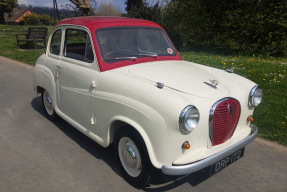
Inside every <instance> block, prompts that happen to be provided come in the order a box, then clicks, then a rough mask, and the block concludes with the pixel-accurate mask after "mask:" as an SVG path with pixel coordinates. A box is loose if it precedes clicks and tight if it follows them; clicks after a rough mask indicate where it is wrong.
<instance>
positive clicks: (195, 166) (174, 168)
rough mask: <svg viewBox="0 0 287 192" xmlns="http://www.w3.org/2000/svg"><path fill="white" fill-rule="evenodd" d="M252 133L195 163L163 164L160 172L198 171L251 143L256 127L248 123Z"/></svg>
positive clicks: (180, 173)
mask: <svg viewBox="0 0 287 192" xmlns="http://www.w3.org/2000/svg"><path fill="white" fill-rule="evenodd" d="M250 128H251V130H252V133H251V134H250V135H249V136H248V137H246V138H245V139H244V140H242V141H240V142H239V143H236V144H235V145H232V146H231V147H229V148H227V149H225V150H223V151H221V152H219V153H217V154H215V155H213V156H210V157H208V158H206V159H202V160H200V161H197V162H195V163H191V164H187V165H179V166H178V165H163V166H162V172H163V173H164V174H166V175H186V174H190V173H194V172H196V171H199V170H201V169H203V168H205V167H207V166H210V165H213V164H215V163H217V162H218V161H220V160H221V159H224V158H225V157H227V156H229V155H231V154H232V153H234V152H236V151H238V150H239V149H241V148H243V147H244V146H246V145H247V144H249V143H251V142H252V141H253V140H254V139H255V138H256V136H257V133H258V129H257V127H256V126H255V125H254V124H251V125H250Z"/></svg>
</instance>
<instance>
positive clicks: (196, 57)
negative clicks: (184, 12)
mask: <svg viewBox="0 0 287 192" xmlns="http://www.w3.org/2000/svg"><path fill="white" fill-rule="evenodd" d="M27 29H28V27H27V26H7V25H0V55H1V56H4V57H8V58H11V59H14V60H17V61H21V62H24V63H27V64H29V65H34V64H35V62H36V60H37V58H38V57H39V56H40V55H41V54H42V53H44V52H45V49H38V50H34V49H17V48H16V37H15V35H16V34H19V33H25V32H26V31H27ZM51 29H52V27H49V30H51ZM181 56H182V58H183V59H184V60H187V61H192V62H195V63H200V64H204V65H208V66H212V67H216V68H220V69H226V68H231V67H232V68H234V70H235V73H237V74H239V75H242V76H244V77H246V78H248V79H250V80H252V81H254V82H256V83H257V84H258V85H259V86H260V87H261V88H263V91H264V96H263V102H262V103H261V104H260V105H259V106H258V107H257V108H256V109H255V112H254V117H255V122H254V123H255V124H256V125H257V126H258V127H259V136H260V137H262V138H265V139H268V140H272V141H276V142H278V143H280V144H283V145H286V146H287V139H286V138H287V60H285V59H284V58H272V57H243V56H238V57H233V56H220V55H213V54H208V53H195V52H182V53H181Z"/></svg>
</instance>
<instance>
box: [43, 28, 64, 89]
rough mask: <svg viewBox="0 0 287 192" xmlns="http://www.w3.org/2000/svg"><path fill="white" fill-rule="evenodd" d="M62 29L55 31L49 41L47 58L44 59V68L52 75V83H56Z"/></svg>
mask: <svg viewBox="0 0 287 192" xmlns="http://www.w3.org/2000/svg"><path fill="white" fill-rule="evenodd" d="M62 33H63V32H62V29H56V30H55V31H54V32H53V35H52V37H51V40H50V44H49V49H48V51H47V57H46V58H45V66H46V67H47V68H48V69H49V71H50V72H51V73H52V77H53V81H54V82H55V84H56V83H57V77H58V70H57V66H58V65H59V63H60V61H61V46H62Z"/></svg>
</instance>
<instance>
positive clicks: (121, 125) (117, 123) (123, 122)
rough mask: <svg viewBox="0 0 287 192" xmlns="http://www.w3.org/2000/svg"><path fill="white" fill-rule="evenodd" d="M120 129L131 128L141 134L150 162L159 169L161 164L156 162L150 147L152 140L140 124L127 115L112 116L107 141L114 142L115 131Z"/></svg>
mask: <svg viewBox="0 0 287 192" xmlns="http://www.w3.org/2000/svg"><path fill="white" fill-rule="evenodd" d="M121 129H132V130H134V131H136V132H137V133H138V134H139V135H140V136H141V138H142V139H143V141H144V144H145V146H146V149H147V152H148V155H149V158H150V161H151V163H152V164H153V166H154V167H156V168H159V169H160V168H161V166H162V165H161V164H160V163H159V162H158V160H157V158H156V156H155V152H154V150H153V148H152V142H151V140H150V138H149V137H148V135H147V133H146V131H145V130H144V128H143V127H142V126H141V125H139V124H138V123H137V122H135V121H133V120H131V119H129V118H127V117H123V116H117V117H114V118H113V119H112V120H111V123H110V128H109V133H108V139H109V143H110V144H111V143H114V139H115V134H117V132H118V131H119V130H121Z"/></svg>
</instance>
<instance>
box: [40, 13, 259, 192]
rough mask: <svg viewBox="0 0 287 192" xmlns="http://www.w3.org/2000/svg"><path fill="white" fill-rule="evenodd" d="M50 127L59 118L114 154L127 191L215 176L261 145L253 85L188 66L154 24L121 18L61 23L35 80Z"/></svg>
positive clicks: (256, 93) (231, 75)
mask: <svg viewBox="0 0 287 192" xmlns="http://www.w3.org/2000/svg"><path fill="white" fill-rule="evenodd" d="M34 83H35V85H34V86H35V87H34V89H35V91H36V92H37V93H41V95H42V101H43V105H44V108H45V111H46V113H47V117H48V118H49V119H50V120H56V119H57V117H58V116H60V117H61V118H62V119H64V120H65V121H67V122H69V123H70V124H71V125H73V126H74V127H75V128H77V129H78V130H80V131H81V132H83V133H84V134H85V135H87V136H88V137H90V138H91V139H93V140H94V141H96V142H97V143H99V144H100V145H101V146H103V147H108V146H109V145H110V144H112V143H113V144H114V146H115V153H116V157H117V160H118V162H119V163H120V165H121V168H122V170H123V175H124V177H125V178H126V180H127V181H128V182H130V183H131V184H132V185H134V186H136V187H144V186H147V185H148V184H149V182H150V181H151V178H152V176H153V175H154V172H155V170H162V172H163V173H164V174H167V175H185V174H190V173H193V172H196V171H199V170H201V169H204V168H205V169H209V170H210V174H211V175H212V174H214V173H216V172H218V171H220V170H222V169H223V168H225V167H226V166H228V165H229V164H231V163H233V162H235V161H236V160H238V159H239V158H241V157H242V156H243V153H244V148H245V146H246V145H247V144H248V143H250V142H251V141H253V140H254V139H255V137H256V135H257V132H258V130H257V128H256V126H255V125H253V124H251V122H252V121H253V118H252V113H253V110H254V108H255V107H256V106H257V105H259V104H260V102H261V100H262V90H261V89H260V88H259V87H258V85H256V84H255V83H253V82H251V81H249V80H247V79H245V78H243V77H241V76H239V75H236V74H234V73H232V70H228V71H224V70H219V69H215V68H211V67H207V66H204V65H200V64H196V63H191V62H187V61H183V60H182V59H181V57H180V56H179V54H178V52H177V50H176V49H175V47H174V45H173V44H172V42H171V41H170V39H169V37H168V35H167V34H166V32H165V31H164V30H163V29H162V28H161V27H160V26H159V25H158V24H156V23H154V22H150V21H145V20H139V19H129V18H117V17H83V18H70V19H65V20H62V21H60V22H59V23H58V24H57V25H56V26H55V27H54V29H53V31H52V33H51V36H50V38H49V42H48V46H47V51H46V53H45V54H43V55H42V56H40V57H39V59H38V60H37V63H36V66H35V70H34Z"/></svg>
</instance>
